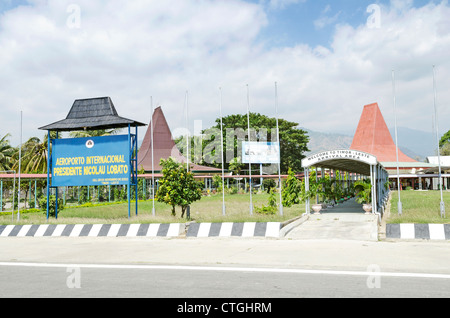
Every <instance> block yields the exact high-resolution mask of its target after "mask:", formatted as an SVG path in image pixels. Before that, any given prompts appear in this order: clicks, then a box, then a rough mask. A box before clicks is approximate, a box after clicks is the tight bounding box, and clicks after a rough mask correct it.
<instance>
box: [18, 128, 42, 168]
mask: <svg viewBox="0 0 450 318" xmlns="http://www.w3.org/2000/svg"><path fill="white" fill-rule="evenodd" d="M47 152H48V151H47V135H45V137H44V140H43V141H41V140H40V139H39V138H38V137H31V138H30V139H28V140H27V141H26V142H25V143H24V144H23V145H22V163H21V170H22V172H24V173H47V155H48V154H47ZM15 157H16V161H15V163H14V168H15V169H19V152H18V151H16V153H15Z"/></svg>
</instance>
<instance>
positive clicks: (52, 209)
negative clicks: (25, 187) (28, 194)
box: [39, 195, 64, 217]
mask: <svg viewBox="0 0 450 318" xmlns="http://www.w3.org/2000/svg"><path fill="white" fill-rule="evenodd" d="M39 206H40V208H41V211H45V213H47V198H46V197H41V198H40V199H39ZM63 209H64V200H63V199H62V198H58V212H61V211H62V210H63ZM48 215H49V216H51V217H54V216H56V197H55V196H54V195H51V196H50V198H49V200H48Z"/></svg>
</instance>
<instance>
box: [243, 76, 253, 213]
mask: <svg viewBox="0 0 450 318" xmlns="http://www.w3.org/2000/svg"><path fill="white" fill-rule="evenodd" d="M249 95H250V94H249V89H248V84H247V125H248V149H249V150H250V96H249ZM243 151H245V149H243ZM248 162H249V164H248V170H249V173H250V188H249V189H250V215H253V199H252V156H251V154H250V151H249V156H248Z"/></svg>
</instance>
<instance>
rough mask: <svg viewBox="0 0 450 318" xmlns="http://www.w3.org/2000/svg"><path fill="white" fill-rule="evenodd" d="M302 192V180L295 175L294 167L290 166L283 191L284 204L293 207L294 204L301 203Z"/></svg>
mask: <svg viewBox="0 0 450 318" xmlns="http://www.w3.org/2000/svg"><path fill="white" fill-rule="evenodd" d="M301 192H302V182H301V181H300V180H299V179H298V178H297V177H296V176H295V173H294V172H293V171H292V169H291V168H289V170H288V177H287V180H286V183H285V185H284V187H283V190H282V191H281V200H282V203H283V206H285V207H291V206H292V205H294V204H299V203H300V194H301Z"/></svg>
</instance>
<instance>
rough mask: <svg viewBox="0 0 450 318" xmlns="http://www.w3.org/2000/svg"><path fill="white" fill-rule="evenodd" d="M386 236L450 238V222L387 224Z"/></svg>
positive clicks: (427, 238)
mask: <svg viewBox="0 0 450 318" xmlns="http://www.w3.org/2000/svg"><path fill="white" fill-rule="evenodd" d="M386 238H387V239H390V238H392V239H423V240H450V224H413V223H401V224H386Z"/></svg>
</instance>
